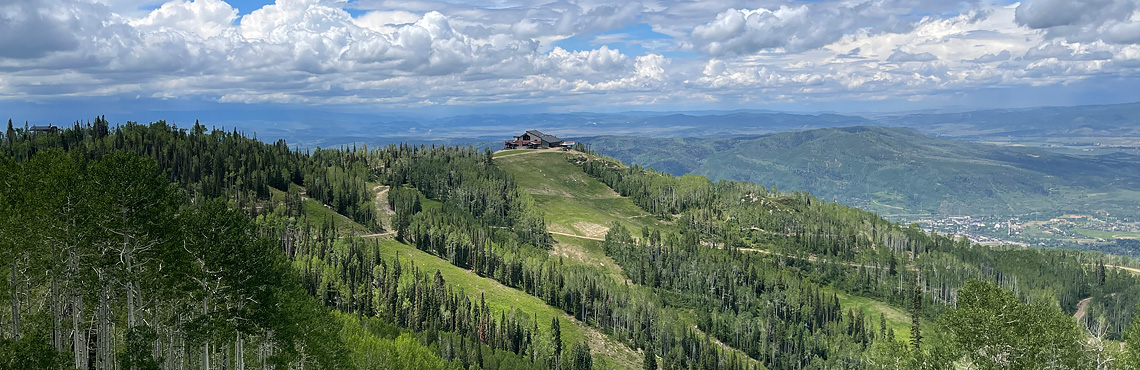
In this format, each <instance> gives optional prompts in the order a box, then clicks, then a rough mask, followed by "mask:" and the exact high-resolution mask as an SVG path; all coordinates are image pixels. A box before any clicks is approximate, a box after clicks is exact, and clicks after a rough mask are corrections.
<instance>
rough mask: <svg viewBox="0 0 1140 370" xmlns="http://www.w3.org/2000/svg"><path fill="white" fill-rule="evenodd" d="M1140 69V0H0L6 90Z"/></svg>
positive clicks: (932, 85)
mask: <svg viewBox="0 0 1140 370" xmlns="http://www.w3.org/2000/svg"><path fill="white" fill-rule="evenodd" d="M650 34H651V35H650ZM574 40H593V41H590V42H581V41H574ZM1138 66H1140V0H1090V1H1081V2H1074V1H1062V0H1028V1H1025V2H1022V3H1017V4H1013V5H1008V6H1006V5H994V4H992V3H991V2H983V1H962V2H945V1H935V0H930V1H917V0H866V1H819V2H810V3H802V2H790V1H761V2H741V1H734V0H725V1H715V2H700V3H692V2H680V1H675V0H666V1H655V2H637V1H634V2H614V3H609V4H607V3H598V2H580V1H559V2H554V3H528V2H522V1H509V2H506V3H501V2H494V3H491V2H488V3H486V4H480V3H479V2H467V3H452V2H442V1H431V0H423V1H415V2H396V1H387V0H359V1H354V2H344V1H327V0H278V1H276V2H275V3H273V4H269V5H265V6H263V7H261V8H258V9H251V11H249V12H248V13H245V14H244V15H243V13H241V12H239V10H238V9H236V8H235V7H234V6H233V5H231V4H230V3H227V2H225V1H223V0H192V1H187V0H172V1H169V2H166V3H163V4H161V5H160V6H158V7H156V8H152V9H151V10H145V9H140V8H139V7H138V4H131V3H124V2H102V1H95V0H10V1H9V2H6V3H5V4H3V5H0V71H3V72H2V73H0V101H6V102H9V103H11V102H29V103H37V104H51V103H52V102H53V101H56V100H59V99H63V98H84V97H119V98H126V99H129V98H131V97H136V98H155V99H167V100H173V101H177V100H184V99H199V100H207V101H216V102H226V103H279V104H309V105H326V104H341V105H350V106H356V107H382V108H386V109H399V108H414V107H421V106H430V105H454V106H503V105H514V104H528V105H534V104H539V105H542V104H547V105H551V106H558V107H563V109H590V108H591V107H598V106H630V105H658V106H669V105H675V104H679V103H685V104H692V102H707V103H710V104H713V103H715V104H719V105H720V106H738V107H750V106H757V105H764V104H770V103H773V102H807V103H810V102H812V101H835V100H845V101H869V100H883V99H906V100H914V99H916V98H917V99H922V98H924V97H932V96H938V95H941V94H963V93H969V92H970V91H972V90H977V89H986V88H991V87H994V86H1002V87H1019V86H1020V87H1024V88H1026V89H1031V88H1034V87H1039V86H1063V85H1065V84H1070V83H1075V82H1079V81H1084V80H1088V79H1090V78H1113V79H1134V78H1135V77H1136V72H1137V67H1138Z"/></svg>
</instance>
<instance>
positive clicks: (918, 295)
mask: <svg viewBox="0 0 1140 370" xmlns="http://www.w3.org/2000/svg"><path fill="white" fill-rule="evenodd" d="M912 294H913V298H912V299H913V302H914V303H913V305H912V306H911V316H910V320H911V323H910V343H911V345H912V346H913V347H914V350H915V352H918V351H921V350H922V329H921V328H920V327H919V325H920V322H921V316H922V290H921V289H920V288H919V286H918V280H917V278H916V279H915V282H914V292H913V293H912Z"/></svg>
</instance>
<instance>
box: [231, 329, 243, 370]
mask: <svg viewBox="0 0 1140 370" xmlns="http://www.w3.org/2000/svg"><path fill="white" fill-rule="evenodd" d="M244 344H245V340H244V339H243V338H242V337H241V333H240V332H239V333H237V341H235V342H234V369H236V370H245V348H244V347H245V346H244Z"/></svg>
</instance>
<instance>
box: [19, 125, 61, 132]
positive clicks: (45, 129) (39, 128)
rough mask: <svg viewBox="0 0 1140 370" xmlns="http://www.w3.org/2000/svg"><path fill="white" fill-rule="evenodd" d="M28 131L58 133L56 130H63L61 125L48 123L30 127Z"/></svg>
mask: <svg viewBox="0 0 1140 370" xmlns="http://www.w3.org/2000/svg"><path fill="white" fill-rule="evenodd" d="M28 131H31V132H51V133H56V132H60V131H63V130H60V129H59V127H55V126H54V125H47V126H32V127H30V128H29V129H28Z"/></svg>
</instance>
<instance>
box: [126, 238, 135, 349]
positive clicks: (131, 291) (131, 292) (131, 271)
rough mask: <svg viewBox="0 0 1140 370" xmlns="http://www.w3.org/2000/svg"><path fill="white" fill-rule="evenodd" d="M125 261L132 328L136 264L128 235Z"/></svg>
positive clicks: (128, 313)
mask: <svg viewBox="0 0 1140 370" xmlns="http://www.w3.org/2000/svg"><path fill="white" fill-rule="evenodd" d="M123 262H124V263H125V264H126V270H127V330H130V329H134V327H135V281H134V277H133V276H131V275H132V274H134V266H132V263H133V261H131V241H130V237H128V236H123Z"/></svg>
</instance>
